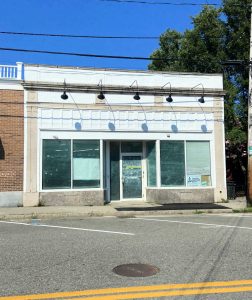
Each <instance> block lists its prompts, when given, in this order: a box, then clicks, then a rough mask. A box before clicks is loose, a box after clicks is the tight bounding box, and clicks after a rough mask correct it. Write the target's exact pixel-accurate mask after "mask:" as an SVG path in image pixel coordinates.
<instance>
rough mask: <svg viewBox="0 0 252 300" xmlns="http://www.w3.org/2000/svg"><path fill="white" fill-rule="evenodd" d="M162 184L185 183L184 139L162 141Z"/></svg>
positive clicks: (180, 184)
mask: <svg viewBox="0 0 252 300" xmlns="http://www.w3.org/2000/svg"><path fill="white" fill-rule="evenodd" d="M160 165H161V186H183V185H185V151H184V141H160Z"/></svg>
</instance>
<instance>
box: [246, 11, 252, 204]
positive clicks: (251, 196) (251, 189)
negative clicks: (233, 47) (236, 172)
mask: <svg viewBox="0 0 252 300" xmlns="http://www.w3.org/2000/svg"><path fill="white" fill-rule="evenodd" d="M250 12H251V13H250V17H251V25H250V53H249V93H248V170H247V184H248V188H247V200H248V202H249V203H251V204H252V77H251V76H252V70H251V67H252V66H251V62H252V6H251V7H250Z"/></svg>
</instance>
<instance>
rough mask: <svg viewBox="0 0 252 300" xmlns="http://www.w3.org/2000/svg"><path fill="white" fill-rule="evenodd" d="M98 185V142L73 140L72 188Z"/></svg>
mask: <svg viewBox="0 0 252 300" xmlns="http://www.w3.org/2000/svg"><path fill="white" fill-rule="evenodd" d="M99 186H100V142H99V141H86V140H85V141H84V140H74V141H73V188H96V187H99Z"/></svg>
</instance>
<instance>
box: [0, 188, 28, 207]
mask: <svg viewBox="0 0 252 300" xmlns="http://www.w3.org/2000/svg"><path fill="white" fill-rule="evenodd" d="M22 202H23V192H1V193H0V207H17V206H22Z"/></svg>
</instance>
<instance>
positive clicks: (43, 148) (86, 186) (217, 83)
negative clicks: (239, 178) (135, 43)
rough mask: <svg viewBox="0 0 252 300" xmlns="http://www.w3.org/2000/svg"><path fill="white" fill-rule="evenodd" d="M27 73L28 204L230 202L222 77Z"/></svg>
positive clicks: (43, 69)
mask: <svg viewBox="0 0 252 300" xmlns="http://www.w3.org/2000/svg"><path fill="white" fill-rule="evenodd" d="M24 68H25V81H24V84H23V86H24V90H25V92H24V97H25V114H26V119H25V120H26V121H25V163H24V169H25V172H24V181H25V182H24V197H23V204H24V206H35V205H103V204H104V203H107V202H110V201H124V200H132V201H135V200H143V201H153V202H157V203H211V202H219V201H222V200H223V199H226V183H225V153H224V149H225V147H224V123H223V119H224V108H223V96H224V92H223V82H222V76H221V75H219V74H214V75H208V74H187V73H157V72H147V71H146V72H142V71H141V72H140V71H119V70H118V71H116V70H101V69H80V68H63V67H62V68H59V67H53V66H35V65H25V67H24ZM66 98H67V99H66ZM202 99H203V101H202ZM199 100H200V101H199Z"/></svg>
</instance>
